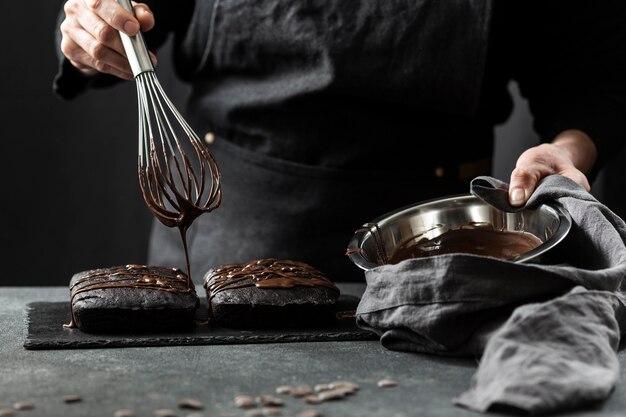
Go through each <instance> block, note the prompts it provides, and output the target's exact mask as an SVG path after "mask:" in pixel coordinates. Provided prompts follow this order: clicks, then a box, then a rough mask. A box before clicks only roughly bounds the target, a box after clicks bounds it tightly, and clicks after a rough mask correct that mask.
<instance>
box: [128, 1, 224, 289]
mask: <svg viewBox="0 0 626 417" xmlns="http://www.w3.org/2000/svg"><path fill="white" fill-rule="evenodd" d="M117 2H118V3H119V4H120V5H121V6H122V7H124V8H125V9H126V10H128V11H130V12H131V13H132V12H133V9H132V6H131V3H130V1H129V0H117ZM120 36H121V38H122V43H123V44H124V50H125V52H126V55H127V57H128V61H129V63H130V66H131V69H132V71H133V75H134V76H135V81H136V83H137V101H138V107H139V161H138V170H139V184H140V186H141V191H142V194H143V198H144V200H145V202H146V204H147V206H148V208H149V209H150V211H151V212H152V213H153V214H154V216H155V217H156V218H157V219H159V220H160V221H161V223H163V224H164V225H166V226H168V227H177V228H178V229H179V231H180V234H181V238H182V241H183V247H184V250H185V260H186V263H187V274H188V276H189V280H190V282H191V271H190V268H189V254H188V248H187V239H186V232H187V229H188V228H189V226H190V225H191V223H192V222H193V220H194V219H195V218H196V217H198V216H200V215H201V214H203V213H206V212H210V211H212V210H214V209H216V208H217V207H218V206H219V204H220V202H221V198H222V193H221V188H220V172H219V169H218V166H217V163H216V161H215V158H214V157H213V155H212V154H211V152H210V151H209V150H208V149H207V148H206V146H204V144H203V143H202V142H201V141H200V139H199V138H198V135H196V133H195V132H194V131H193V130H192V129H191V127H190V126H189V124H188V123H187V122H186V121H185V119H184V118H183V117H182V116H181V115H180V113H179V112H178V110H177V109H176V107H175V106H174V104H173V103H172V102H171V100H170V99H169V98H168V97H167V95H166V94H165V92H164V91H163V88H162V87H161V84H160V83H159V80H158V79H157V77H156V74H155V73H154V67H153V66H152V62H151V61H150V56H149V54H148V49H147V47H146V44H145V42H144V40H143V36H142V35H141V33H138V34H137V35H136V36H133V37H129V36H127V35H125V34H124V33H120ZM179 137H183V138H185V139H187V141H188V142H189V143H190V144H191V146H192V149H193V151H191V152H190V153H189V154H187V153H185V150H184V143H183V142H181V140H180V139H179Z"/></svg>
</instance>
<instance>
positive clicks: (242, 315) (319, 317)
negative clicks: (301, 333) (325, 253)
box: [204, 259, 339, 328]
mask: <svg viewBox="0 0 626 417" xmlns="http://www.w3.org/2000/svg"><path fill="white" fill-rule="evenodd" d="M204 287H205V289H206V292H207V299H208V301H209V306H210V312H211V314H212V316H211V318H212V319H213V320H214V321H215V322H217V324H219V325H220V326H224V327H234V328H261V327H265V328H271V327H304V326H309V327H310V326H316V325H322V324H325V323H327V322H329V321H332V320H334V319H335V315H334V304H335V302H336V301H337V299H338V298H339V289H338V288H337V287H336V286H335V284H333V283H332V282H331V281H330V280H328V279H327V278H326V277H325V276H324V275H323V274H322V273H321V272H320V271H318V270H317V269H315V268H313V267H312V266H310V265H307V264H305V263H303V262H296V261H285V260H277V259H260V260H255V261H251V262H248V263H245V264H232V265H224V266H221V267H219V268H216V269H212V270H210V271H209V272H208V273H207V274H206V275H205V277H204Z"/></svg>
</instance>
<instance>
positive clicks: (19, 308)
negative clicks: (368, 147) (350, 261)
mask: <svg viewBox="0 0 626 417" xmlns="http://www.w3.org/2000/svg"><path fill="white" fill-rule="evenodd" d="M342 290H343V291H344V293H353V294H358V293H359V291H360V290H362V287H361V286H358V285H346V286H342ZM200 293H201V292H200ZM67 299H68V290H67V289H66V288H62V287H21V288H11V287H0V335H1V336H0V409H2V408H6V407H11V406H12V405H13V403H15V402H17V401H31V402H33V403H34V404H35V409H34V410H30V411H20V412H16V415H17V416H33V417H34V416H67V417H72V416H96V417H97V416H107V417H110V416H113V414H114V412H115V411H116V410H119V409H123V408H124V409H131V410H134V411H135V413H136V415H137V416H152V415H153V410H155V409H160V408H167V409H173V410H177V404H178V401H179V400H180V399H181V398H188V397H189V398H195V399H198V400H201V401H203V402H204V403H205V404H206V405H207V408H206V409H205V410H204V411H203V414H204V415H205V416H220V415H221V414H232V415H237V416H245V412H244V411H242V410H238V409H237V408H235V407H234V405H233V403H232V399H233V396H234V395H236V394H239V393H249V394H252V395H260V394H273V392H274V389H275V387H277V386H279V385H285V384H286V385H300V384H308V385H315V384H318V383H325V382H331V381H334V380H350V381H353V382H356V383H358V384H360V386H361V390H360V391H359V392H358V393H357V394H356V395H355V396H353V397H350V398H348V399H346V400H341V401H337V402H329V403H324V404H322V405H317V406H308V407H306V406H305V405H304V403H303V402H302V401H301V400H296V399H291V398H287V397H285V396H281V397H283V398H285V400H286V406H285V408H284V411H283V415H284V416H291V415H295V414H296V413H297V412H298V411H300V410H302V409H304V408H317V409H319V410H320V411H321V413H322V415H323V416H325V417H331V416H339V417H350V416H373V417H377V416H381V417H382V416H384V417H401V416H422V417H428V416H433V417H434V416H476V415H477V414H476V413H472V412H469V411H466V410H463V409H459V408H457V407H455V406H454V405H453V404H452V399H453V398H454V397H455V396H456V395H458V394H460V393H461V392H462V391H464V390H465V389H466V388H467V386H468V384H469V382H470V379H471V377H472V374H473V373H474V370H475V367H476V362H475V361H473V360H470V359H450V358H440V357H435V356H428V355H417V354H410V353H401V352H391V351H388V350H385V349H384V348H382V347H381V346H380V344H379V343H378V342H375V341H374V342H317V343H287V344H263V345H213V346H171V347H148V348H146V347H143V348H120V349H94V350H89V349H80V350H49V351H27V350H25V349H24V348H23V347H22V344H23V342H24V337H25V334H26V323H25V318H26V305H27V304H28V303H30V302H33V301H64V300H67ZM625 363H626V353H624V352H621V353H620V364H621V365H622V371H621V375H622V380H624V379H626V378H624V376H625V375H624V364H625ZM381 378H393V379H395V380H396V381H397V382H398V386H397V387H395V388H387V389H381V388H377V387H376V382H377V381H378V380H379V379H381ZM68 394H77V395H80V396H81V397H82V400H83V401H82V402H81V403H76V404H65V403H64V402H63V400H62V396H63V395H68ZM624 394H625V390H624V383H623V382H622V383H620V384H618V386H617V388H616V390H615V392H614V393H613V395H612V397H611V398H610V399H609V400H608V401H607V402H606V403H605V404H603V405H601V406H599V408H597V409H592V410H585V411H578V412H573V413H568V414H566V415H568V416H569V415H571V416H598V417H600V416H615V417H617V416H624V415H625V414H626V411H625V410H626V395H624ZM190 413H191V412H190V411H185V410H177V415H178V416H181V417H184V416H187V415H188V414H190ZM491 415H494V414H491Z"/></svg>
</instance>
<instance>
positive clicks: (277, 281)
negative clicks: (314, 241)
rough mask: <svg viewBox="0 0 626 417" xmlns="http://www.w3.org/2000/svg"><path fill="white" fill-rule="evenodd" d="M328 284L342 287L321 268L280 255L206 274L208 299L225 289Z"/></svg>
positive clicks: (331, 287)
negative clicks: (289, 259)
mask: <svg viewBox="0 0 626 417" xmlns="http://www.w3.org/2000/svg"><path fill="white" fill-rule="evenodd" d="M296 286H304V287H326V288H330V289H332V290H334V291H337V292H339V289H338V288H337V287H336V286H335V284H333V283H332V281H330V280H329V279H328V278H326V277H325V276H324V274H322V273H321V272H320V271H318V270H317V269H315V268H313V267H312V266H310V265H307V264H305V263H303V262H297V261H285V260H277V259H272V258H268V259H259V260H255V261H251V262H249V263H247V264H231V265H224V266H221V267H219V268H217V269H214V270H213V271H212V272H211V273H210V275H209V276H208V277H207V280H206V283H205V287H206V290H207V294H208V296H209V301H210V300H211V299H213V297H215V296H216V295H217V294H219V293H220V292H222V291H224V290H231V289H235V288H244V287H257V288H261V289H268V288H293V287H296Z"/></svg>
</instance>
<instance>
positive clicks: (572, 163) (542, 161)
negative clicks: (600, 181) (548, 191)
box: [509, 130, 597, 206]
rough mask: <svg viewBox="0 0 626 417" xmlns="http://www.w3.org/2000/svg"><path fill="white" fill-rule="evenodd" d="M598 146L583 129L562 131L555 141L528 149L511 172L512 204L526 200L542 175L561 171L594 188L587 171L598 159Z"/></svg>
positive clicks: (510, 192)
mask: <svg viewBox="0 0 626 417" xmlns="http://www.w3.org/2000/svg"><path fill="white" fill-rule="evenodd" d="M596 153H597V152H596V146H595V145H594V143H593V141H592V140H591V139H590V138H589V136H587V134H586V133H584V132H582V131H580V130H566V131H564V132H561V133H560V134H559V135H558V136H557V137H556V138H555V139H554V140H553V141H552V143H544V144H542V145H539V146H535V147H534V148H530V149H528V150H527V151H525V152H524V153H523V154H522V155H521V156H520V157H519V158H518V160H517V164H516V166H515V169H514V170H513V172H512V173H511V181H510V185H509V202H510V203H511V205H512V206H521V205H523V204H525V203H526V201H527V200H528V198H529V197H530V195H531V194H532V193H533V191H535V187H536V186H537V183H538V182H539V180H541V179H542V178H544V177H546V176H548V175H552V174H559V175H563V176H565V177H568V178H570V179H572V180H574V181H576V182H577V183H578V184H580V185H582V186H583V187H585V189H586V190H587V191H589V190H590V189H591V187H590V186H589V181H587V177H586V176H585V174H588V173H589V171H591V168H592V167H593V164H594V163H595V161H596Z"/></svg>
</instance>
